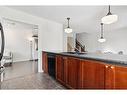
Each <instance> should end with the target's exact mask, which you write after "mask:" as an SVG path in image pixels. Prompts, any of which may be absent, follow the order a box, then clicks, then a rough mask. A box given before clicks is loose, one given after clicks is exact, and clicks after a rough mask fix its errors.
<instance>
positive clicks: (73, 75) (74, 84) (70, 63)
mask: <svg viewBox="0 0 127 95" xmlns="http://www.w3.org/2000/svg"><path fill="white" fill-rule="evenodd" d="M79 65H80V59H78V58H74V57H68V60H67V66H66V67H67V86H68V87H69V88H73V89H78V79H79V77H78V75H79V74H78V73H79Z"/></svg>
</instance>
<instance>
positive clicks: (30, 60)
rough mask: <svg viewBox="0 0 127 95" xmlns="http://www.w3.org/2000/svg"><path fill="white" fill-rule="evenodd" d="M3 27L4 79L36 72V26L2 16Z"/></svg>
mask: <svg viewBox="0 0 127 95" xmlns="http://www.w3.org/2000/svg"><path fill="white" fill-rule="evenodd" d="M3 28H4V35H5V51H4V56H3V59H2V60H3V65H4V66H5V72H4V80H9V79H12V78H16V77H21V76H25V75H28V74H32V73H37V71H38V70H37V67H38V66H37V64H38V56H37V55H38V26H37V25H32V24H28V23H24V22H20V21H15V20H11V19H7V18H4V19H3Z"/></svg>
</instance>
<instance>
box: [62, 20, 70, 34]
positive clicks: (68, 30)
mask: <svg viewBox="0 0 127 95" xmlns="http://www.w3.org/2000/svg"><path fill="white" fill-rule="evenodd" d="M67 20H68V26H67V28H66V29H64V31H65V32H66V33H71V32H72V29H71V28H70V26H69V20H70V18H67Z"/></svg>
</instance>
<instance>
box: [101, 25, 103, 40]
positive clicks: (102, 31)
mask: <svg viewBox="0 0 127 95" xmlns="http://www.w3.org/2000/svg"><path fill="white" fill-rule="evenodd" d="M101 38H103V23H101Z"/></svg>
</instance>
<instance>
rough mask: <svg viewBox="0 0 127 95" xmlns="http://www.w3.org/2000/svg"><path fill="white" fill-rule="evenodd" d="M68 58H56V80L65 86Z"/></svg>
mask: <svg viewBox="0 0 127 95" xmlns="http://www.w3.org/2000/svg"><path fill="white" fill-rule="evenodd" d="M66 64H67V57H63V56H60V55H58V56H56V79H57V80H58V81H59V82H61V83H62V84H63V85H65V84H66V80H67V79H66V78H67V73H66V72H67V67H66Z"/></svg>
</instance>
